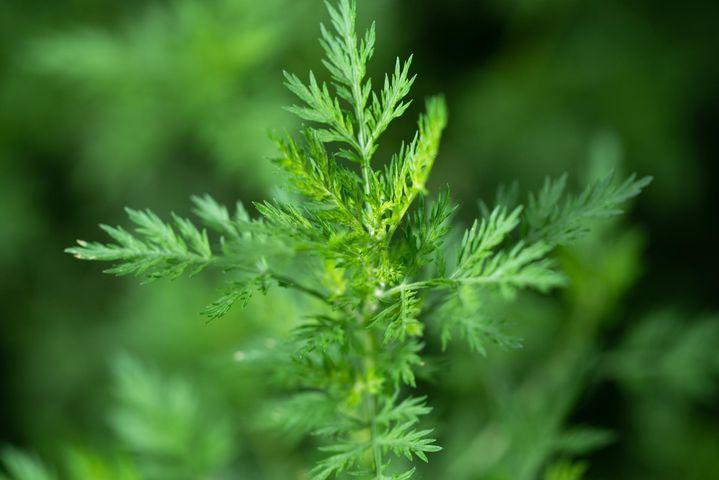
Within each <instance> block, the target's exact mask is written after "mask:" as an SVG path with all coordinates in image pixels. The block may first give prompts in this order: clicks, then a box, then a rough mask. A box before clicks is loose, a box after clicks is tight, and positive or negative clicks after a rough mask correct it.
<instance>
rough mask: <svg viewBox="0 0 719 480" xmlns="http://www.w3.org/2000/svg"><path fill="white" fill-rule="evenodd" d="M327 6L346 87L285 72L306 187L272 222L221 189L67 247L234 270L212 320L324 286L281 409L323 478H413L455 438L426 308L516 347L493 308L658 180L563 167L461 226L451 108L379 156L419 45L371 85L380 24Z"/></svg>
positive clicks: (449, 333) (279, 206)
mask: <svg viewBox="0 0 719 480" xmlns="http://www.w3.org/2000/svg"><path fill="white" fill-rule="evenodd" d="M328 9H329V13H330V17H331V29H330V28H325V27H324V26H323V27H322V38H321V44H322V47H323V49H324V51H325V54H326V58H325V60H324V61H323V63H324V65H325V66H326V67H327V69H328V70H329V72H330V74H331V82H330V86H328V85H326V84H325V83H321V82H319V81H318V80H317V79H316V77H315V76H314V75H313V74H312V73H310V76H309V83H308V84H305V83H303V82H302V81H301V80H300V79H299V78H298V77H297V76H295V75H292V74H286V84H287V86H288V88H289V89H290V90H291V91H292V92H293V93H294V94H295V95H296V96H297V97H298V98H299V99H300V101H301V104H300V105H298V106H294V107H291V108H290V110H291V111H292V112H294V113H296V114H297V115H298V116H299V117H300V118H302V119H303V120H305V121H307V122H309V124H310V125H308V126H305V127H304V128H303V129H302V140H301V141H300V142H298V141H297V140H296V139H295V138H293V137H292V136H290V135H286V136H283V137H279V138H277V145H278V147H279V150H280V153H281V155H280V156H279V158H278V159H277V160H276V163H277V165H278V166H279V167H280V168H281V169H282V170H284V171H285V172H286V173H287V175H288V177H289V184H288V193H289V190H290V187H291V191H292V192H293V195H294V196H289V195H288V198H289V200H283V201H280V200H275V201H272V202H262V203H256V204H255V208H256V209H257V211H258V212H259V214H260V217H259V218H256V219H255V218H251V216H250V214H249V213H248V212H247V210H246V209H245V208H244V207H243V206H242V205H241V204H238V205H237V207H236V208H235V211H234V212H233V213H232V214H231V213H230V212H229V211H228V209H227V208H226V207H224V206H222V205H220V204H218V203H217V202H216V201H215V200H213V199H212V198H211V197H209V196H203V197H194V199H193V201H194V204H195V213H196V214H197V216H198V217H199V218H200V220H201V221H202V224H203V226H204V228H199V227H197V226H196V225H195V224H193V223H192V222H191V221H190V220H187V219H185V218H183V217H180V216H177V215H173V221H172V222H171V223H167V222H164V221H163V220H161V219H160V218H159V217H158V216H156V215H155V214H154V213H152V212H150V211H136V210H129V209H128V210H127V212H128V215H129V217H130V220H131V221H132V222H133V223H134V224H135V225H136V231H135V233H131V232H129V231H127V230H125V229H123V228H121V227H110V226H107V225H103V226H102V228H103V230H105V231H106V232H107V233H108V234H109V235H110V236H111V237H112V238H113V240H114V242H115V243H111V244H103V243H97V242H93V243H89V242H85V241H79V242H78V243H79V245H78V246H76V247H72V248H69V249H68V250H67V251H68V252H69V253H72V254H73V255H75V256H76V257H77V258H79V259H83V260H97V261H111V262H115V265H114V266H113V267H111V268H110V269H108V270H107V272H108V273H114V274H116V275H137V276H140V277H143V278H145V279H147V280H154V279H157V278H175V277H178V276H180V275H183V274H185V273H189V274H190V275H194V274H197V273H199V272H201V271H202V270H205V269H207V268H217V269H220V270H222V271H224V272H225V274H226V275H227V276H229V277H231V279H230V280H229V281H228V283H227V286H226V289H225V291H224V293H223V295H222V296H221V298H219V299H218V300H216V301H215V302H213V303H212V304H210V305H209V306H208V307H207V309H206V310H205V314H206V315H208V316H209V317H210V318H218V317H221V316H222V315H224V314H225V313H226V312H227V311H228V309H229V308H231V307H232V306H233V305H234V304H235V303H238V302H239V303H246V302H247V301H248V300H249V298H250V297H251V296H252V295H253V294H255V293H256V292H258V291H260V292H264V291H266V290H267V289H269V288H271V287H272V286H274V285H279V286H281V287H285V288H289V289H295V290H298V291H300V292H302V293H304V294H307V295H308V296H309V297H311V298H313V299H314V301H315V303H314V304H313V305H312V308H313V310H312V312H311V313H308V314H307V316H306V317H305V318H304V319H303V320H302V322H301V323H300V324H299V325H298V327H297V328H296V329H295V330H294V332H293V334H292V335H291V337H290V338H289V339H288V340H287V342H286V345H285V346H284V347H283V348H280V349H277V351H275V354H276V355H278V357H277V358H274V359H273V362H272V369H273V373H274V377H275V378H276V379H277V380H278V381H277V383H278V385H279V386H280V392H278V396H280V397H281V398H280V400H278V401H277V402H275V403H273V405H274V407H275V415H274V416H270V417H274V418H275V420H276V421H277V422H278V423H281V424H283V426H284V427H285V428H288V429H291V430H297V431H300V432H302V433H309V432H314V433H316V434H317V435H319V436H321V437H324V438H325V439H326V440H325V444H324V445H323V446H322V447H321V449H322V451H324V452H325V456H324V458H322V459H321V460H319V461H318V462H317V464H316V465H315V467H314V468H313V469H312V478H313V479H315V480H323V479H327V478H332V477H336V476H338V475H342V474H345V473H346V474H349V473H352V474H355V475H357V476H360V477H363V478H374V479H395V480H402V479H408V478H410V477H412V475H413V473H414V471H415V468H414V467H412V465H411V462H412V460H413V459H414V458H419V459H421V460H424V461H427V454H429V453H432V452H437V451H439V450H440V447H439V446H438V445H437V444H436V443H435V440H434V439H433V438H432V430H431V429H426V428H423V427H419V426H418V424H419V422H420V417H423V416H425V415H427V414H428V413H429V412H430V411H431V408H430V407H429V406H428V405H427V400H426V398H425V397H423V396H413V395H411V394H408V393H407V392H408V391H411V389H414V388H415V387H416V376H417V372H418V371H420V370H421V368H422V367H423V366H424V365H425V362H426V361H427V360H426V359H424V358H423V357H422V352H423V347H424V342H423V338H425V337H426V336H427V335H428V333H426V332H425V325H426V324H427V322H429V321H431V322H433V324H434V325H436V326H437V328H438V330H439V332H440V338H441V342H442V344H443V346H444V347H446V346H447V345H448V344H449V342H450V341H451V340H452V339H453V338H454V337H455V336H459V337H461V338H463V339H465V340H466V341H467V342H468V344H469V345H470V347H471V348H472V349H474V350H478V351H482V352H483V351H484V349H485V345H486V344H487V342H494V343H497V344H499V345H501V346H505V347H515V346H517V345H518V341H517V339H515V338H513V337H512V336H510V335H508V334H506V333H505V332H504V330H503V328H502V327H501V320H502V319H501V318H497V317H494V316H493V315H492V314H491V312H492V309H491V308H490V306H491V305H492V304H493V303H495V302H499V301H505V300H511V299H512V298H513V296H514V294H515V293H516V292H517V291H519V290H524V289H533V290H537V291H540V292H548V291H550V290H551V289H553V288H556V287H560V286H562V285H564V284H565V283H566V278H565V276H564V275H563V274H562V273H561V272H560V271H559V270H558V267H557V264H556V263H555V261H554V260H553V259H552V257H551V254H552V251H553V250H554V248H555V247H556V246H557V245H562V244H567V243H570V242H572V241H574V240H576V239H577V238H579V237H580V236H582V235H583V234H584V233H585V232H586V231H587V230H588V228H589V226H590V225H591V223H592V221H593V220H594V219H597V218H604V217H609V216H613V215H617V214H619V213H620V211H619V210H618V206H619V205H620V204H621V203H622V202H624V201H626V200H627V199H629V198H631V197H634V196H636V195H637V194H638V193H639V192H640V191H641V189H642V188H643V187H644V186H646V185H647V184H648V183H649V181H650V179H649V178H643V179H639V180H637V179H636V178H635V177H634V176H631V177H629V178H628V179H627V180H625V181H623V182H615V180H614V176H613V175H608V176H607V177H605V178H603V179H601V180H600V181H597V182H595V183H592V184H591V185H589V186H588V187H587V188H586V190H584V191H583V192H582V193H581V194H579V195H577V196H569V195H566V193H565V190H566V178H565V177H562V178H560V179H559V180H555V181H551V180H547V182H546V183H545V185H544V187H543V188H542V189H541V190H540V192H539V193H538V194H536V195H530V196H529V200H528V203H527V205H526V207H522V206H518V205H517V199H516V198H511V196H510V195H503V196H501V198H499V199H498V201H497V205H496V206H494V207H485V208H484V209H483V211H484V214H483V215H482V216H481V218H479V219H477V220H476V221H475V222H474V223H473V225H472V226H471V227H470V228H468V229H466V230H465V231H464V233H463V234H462V235H461V236H459V237H457V236H454V235H453V234H452V233H451V232H452V228H453V227H452V218H453V214H454V212H455V211H456V208H457V207H456V205H454V204H453V203H452V202H451V200H450V197H449V193H448V192H447V191H443V192H441V193H439V194H438V195H437V196H436V198H434V199H432V200H430V199H428V198H427V197H428V195H427V191H426V183H427V179H428V177H429V173H430V171H431V169H432V166H433V164H434V162H435V159H436V157H437V153H438V150H439V143H440V139H441V135H442V131H443V130H444V128H445V126H446V123H447V111H446V107H445V103H444V101H443V99H442V98H441V97H434V98H431V99H429V100H428V101H427V110H426V113H425V114H423V115H422V116H421V117H420V119H419V127H418V132H417V134H416V135H415V137H414V138H413V140H412V141H411V142H409V143H408V144H403V145H402V146H401V148H400V149H399V152H398V153H397V154H395V155H394V156H393V157H392V158H391V159H390V160H389V162H388V163H387V165H386V166H385V167H384V168H380V167H378V166H377V165H376V161H377V160H376V159H375V158H374V157H375V153H376V151H377V148H378V141H379V138H380V136H381V135H382V133H383V132H384V131H385V130H386V129H387V127H388V126H389V124H390V123H391V122H392V121H393V120H394V119H396V118H398V117H400V116H401V115H402V114H403V113H404V112H405V110H406V109H407V108H408V106H409V104H410V102H409V100H407V95H408V93H409V90H410V87H411V86H412V83H413V81H414V77H412V76H410V74H409V67H410V63H411V57H410V59H408V60H406V61H404V62H401V61H400V60H399V59H398V60H397V63H396V65H395V69H394V72H392V73H391V74H390V75H387V76H385V79H384V82H383V85H382V88H381V89H380V91H379V92H375V91H373V89H372V85H371V82H370V80H369V79H367V78H366V65H367V62H368V61H369V59H370V58H371V56H372V53H373V50H374V43H375V34H374V26H372V27H371V28H370V29H369V30H368V31H367V32H366V33H365V34H364V35H362V36H359V37H358V35H357V33H356V31H355V3H354V1H351V0H340V1H339V2H338V4H337V6H336V7H332V6H328ZM373 160H374V163H373ZM205 228H206V229H209V230H210V231H212V232H214V233H215V234H216V235H217V237H216V240H213V241H211V240H210V237H209V235H208V233H207V230H205ZM243 356H244V354H243ZM243 358H244V357H243ZM309 413H311V414H309ZM402 458H404V459H405V460H404V461H402ZM553 475H554V474H553ZM557 475H560V474H556V475H554V476H557ZM560 476H562V478H564V477H566V476H570V477H572V475H570V474H562V475H560ZM552 478H554V477H552Z"/></svg>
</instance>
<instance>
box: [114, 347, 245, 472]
mask: <svg viewBox="0 0 719 480" xmlns="http://www.w3.org/2000/svg"><path fill="white" fill-rule="evenodd" d="M114 394H115V398H116V406H115V408H114V409H113V410H112V411H111V413H110V417H109V419H110V425H111V427H112V429H113V431H114V433H115V435H116V437H117V438H118V440H119V442H120V444H121V445H122V446H123V449H124V450H125V451H128V452H130V453H131V454H132V455H134V456H136V458H138V459H139V460H138V467H139V469H140V470H141V471H142V472H143V477H144V478H152V479H158V480H160V479H168V480H169V479H185V478H186V479H191V478H198V477H203V478H204V477H208V478H209V477H212V476H213V475H216V474H217V473H218V472H219V471H220V470H221V469H222V468H223V467H225V466H226V465H227V463H228V462H229V460H230V459H231V458H232V457H231V456H232V454H233V453H234V452H233V450H234V441H233V434H232V430H231V425H230V423H229V419H227V418H225V417H224V416H221V415H214V412H215V411H216V409H215V408H213V407H212V405H211V404H210V403H209V401H208V400H207V398H205V397H204V396H203V395H201V394H200V393H199V391H198V389H197V388H196V387H194V386H193V385H192V384H191V383H189V382H188V381H186V380H185V379H179V378H163V377H160V376H159V375H158V374H157V372H154V371H152V370H150V369H148V368H146V367H144V366H142V365H141V364H140V363H138V362H137V361H135V360H132V359H130V358H129V357H122V358H120V359H119V360H118V362H117V363H116V366H115V388H114Z"/></svg>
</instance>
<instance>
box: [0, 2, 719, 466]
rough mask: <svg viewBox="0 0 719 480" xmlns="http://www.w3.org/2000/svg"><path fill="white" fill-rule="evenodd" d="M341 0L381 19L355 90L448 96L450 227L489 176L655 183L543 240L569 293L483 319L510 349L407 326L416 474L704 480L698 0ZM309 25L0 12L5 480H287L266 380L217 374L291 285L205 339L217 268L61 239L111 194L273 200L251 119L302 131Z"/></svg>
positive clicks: (208, 10) (314, 10)
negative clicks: (421, 438)
mask: <svg viewBox="0 0 719 480" xmlns="http://www.w3.org/2000/svg"><path fill="white" fill-rule="evenodd" d="M358 3H359V10H360V17H361V18H360V22H361V23H362V24H363V25H367V24H368V22H369V21H370V20H371V19H375V20H376V21H377V33H378V49H377V52H376V55H375V59H374V62H373V67H372V68H373V73H374V74H375V76H376V75H378V74H381V73H383V72H384V71H386V70H388V69H389V68H391V66H392V65H393V61H394V57H395V56H397V55H400V56H402V57H404V56H407V55H408V54H410V53H413V54H414V55H415V57H414V59H415V61H414V65H413V70H414V71H415V72H416V73H418V75H419V77H418V80H417V82H416V84H415V89H414V97H415V98H416V99H421V98H422V97H424V96H428V95H430V94H432V93H435V92H444V94H445V95H446V97H447V100H448V103H449V107H450V113H451V120H450V125H449V128H448V130H447V134H446V137H445V141H444V143H443V147H442V150H441V155H440V160H439V161H438V163H437V166H436V169H435V172H434V177H433V186H435V187H438V186H442V185H445V184H449V185H450V187H451V190H452V193H453V196H454V197H455V199H457V200H458V201H459V202H460V203H461V204H462V206H463V208H462V212H461V217H462V218H463V219H465V220H468V219H471V218H472V217H474V216H476V215H477V212H478V210H477V207H476V205H477V199H480V198H482V199H485V200H491V199H492V198H493V196H494V192H495V189H496V187H497V185H498V184H500V183H511V182H512V181H514V180H518V181H519V183H520V186H521V188H522V189H523V190H526V189H536V188H537V186H538V185H540V184H541V181H542V180H543V178H544V176H545V175H558V174H560V173H562V172H565V171H566V172H569V174H570V179H572V181H573V182H574V185H581V184H582V183H583V182H584V181H586V180H587V179H589V178H592V177H593V176H595V175H596V174H597V173H601V170H603V169H606V167H607V165H611V166H616V167H617V168H618V169H619V170H620V171H623V172H627V173H628V172H638V173H639V174H641V175H645V174H646V175H652V176H654V183H653V184H652V185H651V187H650V188H649V189H648V190H647V191H646V192H645V193H644V194H643V195H642V196H641V197H640V198H639V200H638V201H637V202H636V204H635V205H633V206H631V208H630V209H629V213H628V215H627V216H626V217H624V218H623V219H622V220H621V221H618V222H615V223H612V224H602V225H600V226H599V228H598V229H597V230H596V233H595V234H593V235H592V236H591V237H590V238H588V239H587V240H586V241H585V242H583V243H582V244H581V245H578V246H577V247H575V248H572V249H565V250H563V251H561V252H560V257H561V261H562V263H563V265H564V267H565V269H566V270H567V272H568V273H569V274H570V275H571V278H572V286H571V287H570V288H569V289H567V290H566V291H564V292H561V293H559V294H557V295H554V296H550V297H542V296H533V295H527V296H523V297H521V298H520V299H519V301H518V302H517V303H516V304H515V305H514V306H512V308H511V311H508V312H506V313H507V316H508V317H509V318H510V319H511V324H510V327H509V328H510V329H511V330H512V332H513V333H515V334H518V335H520V336H522V337H523V338H524V345H525V347H524V348H523V349H521V350H517V351H509V352H504V351H501V350H499V349H491V350H490V351H489V353H488V356H487V358H483V357H481V356H478V355H476V354H472V353H470V352H468V351H466V350H465V349H463V348H462V347H461V346H459V345H458V344H457V345H455V346H454V347H453V348H452V349H450V353H449V354H448V357H441V356H440V353H441V352H440V350H439V347H438V345H437V343H438V342H436V340H432V339H431V338H430V341H429V344H428V346H427V350H428V353H429V354H430V356H436V359H437V368H436V369H435V371H434V373H432V374H430V375H428V377H427V378H425V380H424V382H423V383H422V385H421V386H420V390H422V391H424V392H425V393H427V394H428V395H429V396H430V402H431V404H433V405H434V407H435V411H434V413H433V416H432V418H431V419H430V422H431V423H433V424H434V425H433V426H434V427H436V428H437V432H438V436H439V438H440V444H442V445H444V446H445V450H444V451H443V452H441V453H439V454H436V455H434V456H433V457H432V461H431V463H430V464H429V465H428V466H423V467H422V470H421V471H420V474H421V478H427V479H436V478H442V479H445V478H446V479H452V480H454V479H458V480H462V479H467V480H470V479H512V480H515V479H520V480H521V479H533V478H556V479H560V478H564V477H561V470H562V465H563V464H562V463H561V461H562V460H563V459H582V460H586V461H587V465H586V466H587V470H586V478H597V479H600V478H611V479H625V478H626V479H637V478H652V479H677V478H682V479H694V478H696V479H710V478H719V473H717V472H719V456H718V455H716V453H717V452H719V402H718V400H719V389H718V388H717V387H718V386H719V375H718V374H719V292H718V291H717V290H718V288H717V287H719V274H718V273H717V272H719V255H717V254H716V252H715V248H716V245H717V244H719V227H718V225H717V216H716V207H717V205H719V198H718V192H719V189H718V188H717V185H718V182H719V178H718V172H717V163H718V162H717V160H719V159H718V158H717V155H718V154H717V152H719V60H717V58H718V57H717V45H718V43H717V27H719V2H716V1H714V0H685V1H682V2H679V1H676V0H673V1H665V0H643V1H636V2H625V1H620V0H585V1H579V0H483V1H479V0H443V1H438V0H426V1H417V0H360V1H359V2H358ZM325 19H326V14H325V11H324V7H323V5H322V2H320V1H316V0H263V1H261V2H258V1H256V0H163V1H159V0H158V1H148V0H125V1H123V2H102V1H98V0H63V1H43V0H22V1H21V0H6V1H3V2H0V218H2V222H1V225H2V227H0V322H1V323H0V378H1V379H2V384H1V385H2V386H1V387H0V445H6V446H8V448H10V446H11V445H12V446H14V447H13V449H10V450H6V453H5V455H4V457H5V459H6V461H5V465H6V467H7V469H8V470H9V474H10V475H11V477H10V478H13V479H17V480H44V479H49V478H55V477H54V476H53V475H55V474H57V475H58V478H71V479H81V480H82V479H103V478H107V479H128V480H129V479H133V478H147V479H183V478H187V479H199V478H203V479H215V478H216V479H224V478H228V479H230V478H233V479H234V478H247V479H302V478H306V476H304V475H305V473H303V472H304V466H306V465H308V464H309V463H311V461H312V459H313V458H315V457H316V452H315V445H314V444H313V441H312V440H311V439H310V440H302V439H293V438H286V436H283V435H282V434H281V433H272V432H268V431H267V430H266V429H261V428H259V424H261V423H263V420H262V419H263V418H265V417H263V415H265V414H267V415H270V414H271V413H272V412H271V411H268V409H270V410H271V402H269V403H268V400H267V397H266V396H265V395H264V392H265V390H266V389H267V385H265V383H266V382H264V381H263V378H262V377H261V376H259V375H258V374H257V373H256V372H255V371H253V369H252V368H249V367H248V368H245V367H244V366H243V361H242V360H244V359H245V358H246V357H248V356H251V355H250V353H251V352H253V351H255V350H254V349H256V348H259V347H262V348H265V349H268V348H269V349H271V348H272V345H273V342H276V341H278V339H281V338H282V335H283V333H284V332H286V331H287V329H288V328H290V327H291V326H292V325H293V324H294V322H296V321H297V319H298V318H299V317H300V316H301V314H302V311H303V304H302V299H301V298H296V297H294V296H290V295H287V294H286V292H281V291H277V292H274V293H271V294H270V295H269V296H268V297H266V298H257V299H253V301H252V302H251V303H250V305H249V306H248V307H247V308H246V309H245V310H240V309H235V310H233V311H232V312H231V313H230V315H228V316H227V317H225V318H222V319H221V320H219V321H216V322H213V323H209V324H207V323H205V320H204V318H202V317H200V316H199V314H198V312H199V311H200V310H201V309H202V307H203V306H204V305H205V304H206V303H207V302H208V301H210V300H212V299H213V298H214V297H213V295H214V290H215V288H216V287H217V286H218V285H219V284H220V282H219V281H213V279H212V278H208V279H205V280H204V281H199V280H197V279H193V280H190V281H186V280H178V281H175V282H169V283H168V282H158V283H156V284H153V285H150V286H142V287H140V286H138V284H137V283H138V282H137V281H135V280H134V279H120V280H118V279H115V278H111V277H109V276H103V275H100V273H99V271H100V268H99V267H98V266H97V265H92V264H87V263H81V262H77V261H75V260H74V259H73V258H71V257H70V256H69V255H66V254H63V253H62V251H63V249H64V248H65V247H66V246H69V245H70V244H72V243H73V242H74V240H75V239H76V238H99V237H100V234H99V231H98V230H97V228H96V225H97V223H98V222H99V221H103V222H105V223H109V224H119V223H122V222H124V218H123V216H124V215H123V212H122V207H123V206H130V207H133V208H144V207H149V208H152V209H153V210H154V211H156V212H158V213H161V214H169V212H170V211H176V212H177V213H181V214H187V213H189V210H190V202H189V196H190V195H191V194H202V193H205V192H210V193H212V194H213V196H215V197H216V198H217V199H218V200H220V201H222V202H225V203H228V204H231V203H233V202H234V201H235V200H236V199H241V200H243V201H245V202H250V201H252V200H257V199H262V198H265V197H268V196H271V195H273V187H274V185H275V179H276V178H277V175H276V172H275V170H274V169H273V168H274V167H272V165H271V164H270V162H269V161H268V160H267V159H268V158H269V157H271V156H272V154H273V146H272V143H271V142H270V140H269V139H268V136H267V132H270V131H272V130H284V129H288V130H291V129H293V128H295V127H296V126H297V123H296V120H295V119H294V118H292V117H291V115H289V114H288V113H286V112H284V111H283V110H282V108H281V107H282V106H283V105H287V104H289V103H290V102H291V99H290V98H289V95H288V93H287V92H285V91H284V89H283V87H282V75H281V72H282V70H283V69H286V70H289V71H293V72H296V73H298V74H301V75H305V74H306V71H307V70H308V69H309V68H312V69H313V70H314V71H316V72H317V71H321V69H322V68H321V65H320V62H319V60H320V56H321V53H320V48H319V45H318V43H317V41H316V38H317V36H318V32H319V28H318V23H319V21H320V20H325ZM371 73H372V72H371ZM421 105H422V102H421V101H415V103H414V104H413V106H412V107H411V108H410V110H409V111H408V113H407V114H406V115H405V117H404V118H403V119H402V120H401V121H400V122H398V125H397V126H395V127H393V128H392V129H391V130H390V132H389V133H388V136H387V139H386V140H385V141H384V142H383V146H384V147H386V151H391V150H390V148H395V147H396V145H398V143H399V142H400V141H401V140H402V139H407V138H408V137H409V135H411V132H412V129H413V128H414V122H415V120H414V119H415V118H416V115H417V114H418V112H419V110H420V107H421ZM381 153H382V151H381ZM238 352H240V353H239V354H238ZM264 423H267V422H264ZM17 448H21V449H23V451H25V452H34V453H32V454H25V453H21V451H20V450H16V449H17ZM35 455H37V456H35ZM39 459H42V462H43V463H44V464H45V465H47V467H44V468H46V471H43V467H41V463H40V462H41V461H40V460H39ZM33 475H35V476H33ZM0 478H1V477H0Z"/></svg>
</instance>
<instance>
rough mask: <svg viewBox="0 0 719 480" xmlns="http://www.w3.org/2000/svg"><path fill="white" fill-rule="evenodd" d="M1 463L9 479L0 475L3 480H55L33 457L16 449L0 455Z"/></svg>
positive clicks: (52, 474) (38, 460)
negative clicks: (0, 457) (0, 456)
mask: <svg viewBox="0 0 719 480" xmlns="http://www.w3.org/2000/svg"><path fill="white" fill-rule="evenodd" d="M2 463H3V465H4V466H5V468H6V469H7V471H8V474H9V475H10V476H9V477H6V476H4V475H1V474H0V478H2V479H3V480H6V479H7V480H56V479H57V476H56V475H55V474H54V473H52V471H51V470H49V469H48V468H47V467H46V466H45V465H44V464H43V463H42V462H41V461H40V459H38V458H37V457H35V456H32V455H29V454H27V453H24V452H22V451H20V450H16V449H6V450H5V451H4V452H3V454H2Z"/></svg>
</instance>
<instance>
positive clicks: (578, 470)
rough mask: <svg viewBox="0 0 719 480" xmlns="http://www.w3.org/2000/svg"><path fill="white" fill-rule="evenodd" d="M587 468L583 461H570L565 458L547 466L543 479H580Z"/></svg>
mask: <svg viewBox="0 0 719 480" xmlns="http://www.w3.org/2000/svg"><path fill="white" fill-rule="evenodd" d="M586 470H587V465H586V464H585V463H572V462H568V461H566V460H562V461H559V462H557V463H555V464H554V465H552V466H551V467H549V468H548V469H547V471H546V472H545V473H544V477H543V478H544V480H582V478H584V472H585V471H586Z"/></svg>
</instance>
